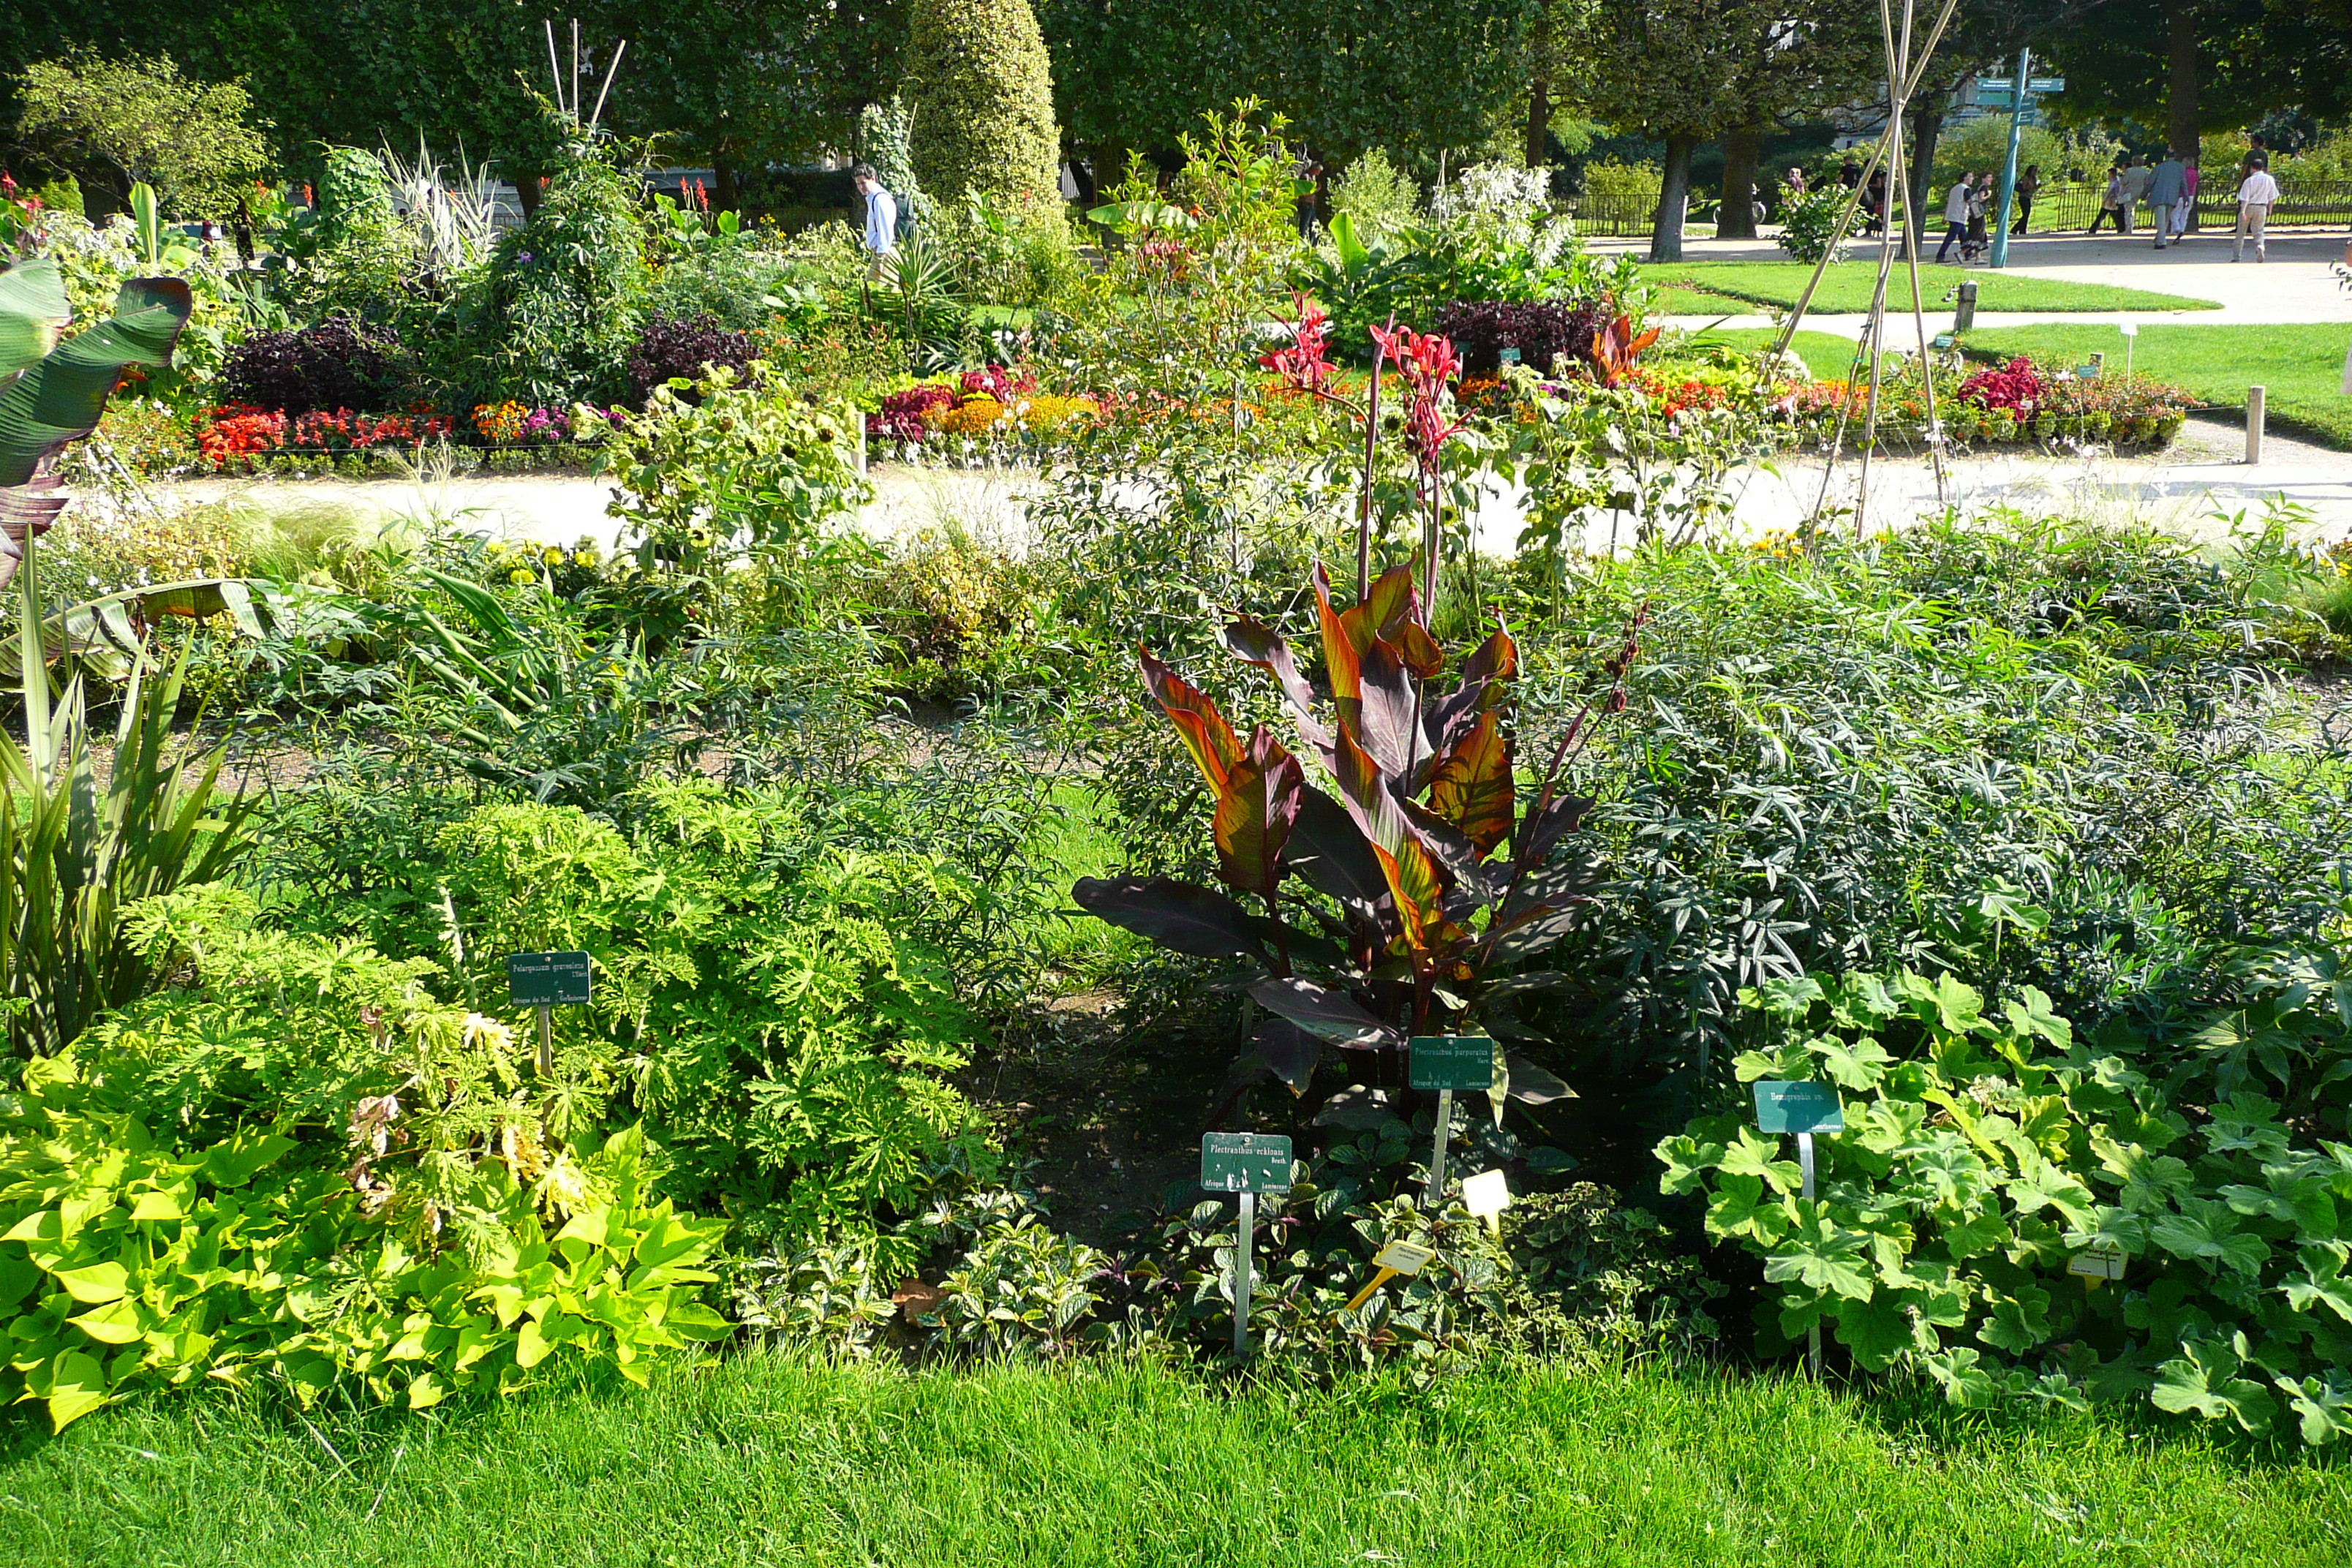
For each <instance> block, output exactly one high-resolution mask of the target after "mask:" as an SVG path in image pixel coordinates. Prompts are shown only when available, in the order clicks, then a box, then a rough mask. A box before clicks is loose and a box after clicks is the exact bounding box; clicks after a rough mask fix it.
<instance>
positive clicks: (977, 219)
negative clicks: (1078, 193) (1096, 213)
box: [930, 189, 1078, 305]
mask: <svg viewBox="0 0 2352 1568" xmlns="http://www.w3.org/2000/svg"><path fill="white" fill-rule="evenodd" d="M930 233H931V234H932V236H933V237H935V238H937V239H938V240H939V241H940V244H941V245H942V246H943V247H945V249H946V251H947V253H948V255H949V256H950V258H952V260H953V265H954V268H955V270H956V276H957V286H958V288H959V289H960V290H961V293H962V294H963V296H964V297H965V298H966V299H968V300H975V301H984V302H990V303H994V304H999V305H1046V304H1051V303H1053V302H1054V301H1055V300H1056V299H1058V298H1059V297H1060V296H1061V295H1062V293H1063V292H1064V291H1065V290H1066V289H1068V287H1069V286H1070V284H1071V283H1072V282H1073V281H1074V280H1075V279H1076V278H1077V275H1078V258H1077V249H1076V246H1075V245H1074V244H1073V242H1072V240H1071V237H1070V225H1069V220H1068V219H1067V218H1066V217H1065V216H1063V212H1062V207H1061V204H1060V203H1058V202H1056V203H1054V204H1053V205H1043V204H1034V205H1028V206H1015V205H1010V204H1007V203H1005V202H1003V201H1001V200H992V199H990V198H989V196H988V195H986V194H984V193H983V192H982V191H979V190H976V189H974V190H967V191H966V192H965V193H964V199H963V202H962V204H961V205H958V206H950V207H947V208H946V209H944V210H943V211H942V212H940V215H939V216H938V217H937V218H935V219H934V220H933V223H932V225H931V229H930Z"/></svg>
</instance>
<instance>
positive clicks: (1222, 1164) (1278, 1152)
mask: <svg viewBox="0 0 2352 1568" xmlns="http://www.w3.org/2000/svg"><path fill="white" fill-rule="evenodd" d="M1201 1185H1202V1186H1203V1187H1206V1188H1207V1189H1208V1190H1209V1191H1211V1192H1213V1193H1280V1192H1287V1191H1289V1189H1290V1140H1289V1139H1287V1138H1285V1137H1283V1136H1282V1135H1281V1134H1279V1133H1265V1132H1203V1133H1202V1134H1201Z"/></svg>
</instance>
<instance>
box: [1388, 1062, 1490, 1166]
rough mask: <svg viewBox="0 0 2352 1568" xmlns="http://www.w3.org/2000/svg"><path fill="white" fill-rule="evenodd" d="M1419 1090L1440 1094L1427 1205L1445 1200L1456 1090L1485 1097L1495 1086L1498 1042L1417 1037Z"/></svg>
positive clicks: (1414, 1078)
mask: <svg viewBox="0 0 2352 1568" xmlns="http://www.w3.org/2000/svg"><path fill="white" fill-rule="evenodd" d="M1407 1072H1408V1075H1409V1077H1410V1079H1411V1082H1412V1087H1413V1088H1415V1089H1435V1090H1436V1091H1437V1132H1436V1136H1435V1137H1434V1138H1433V1140H1432V1141H1431V1147H1430V1151H1429V1187H1428V1191H1427V1194H1426V1196H1427V1203H1428V1206H1429V1207H1431V1208H1435V1207H1436V1206H1437V1205H1439V1204H1440V1203H1441V1202H1443V1201H1444V1197H1445V1143H1446V1140H1447V1139H1448V1138H1449V1137H1450V1136H1451V1135H1452V1133H1453V1131H1454V1093H1455V1091H1456V1090H1462V1091H1465V1092H1467V1091H1475V1092H1477V1093H1480V1094H1485V1093H1487V1092H1489V1091H1490V1090H1492V1089H1494V1087H1495V1042H1494V1041H1493V1040H1491V1039H1489V1038H1488V1037H1486V1036H1485V1035H1415V1036H1414V1037H1412V1054H1411V1056H1410V1058H1409V1059H1408V1062H1407Z"/></svg>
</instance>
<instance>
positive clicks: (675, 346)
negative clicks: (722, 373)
mask: <svg viewBox="0 0 2352 1568" xmlns="http://www.w3.org/2000/svg"><path fill="white" fill-rule="evenodd" d="M760 355H761V344H760V342H758V340H756V339H754V338H753V337H752V336H751V334H750V333H749V332H733V331H728V330H727V329H726V328H724V327H722V326H720V325H719V318H718V317H716V316H713V315H709V314H708V313H705V314H702V315H697V316H667V315H664V314H662V313H661V312H660V311H658V310H656V312H654V313H653V314H652V315H650V316H648V317H646V323H645V325H644V326H642V327H640V328H639V329H637V342H636V346H635V348H634V349H632V350H631V351H630V353H629V390H630V392H631V393H632V394H633V395H635V401H636V404H637V405H638V406H639V407H641V408H642V407H643V406H645V402H646V398H647V397H648V396H650V395H652V393H653V389H654V388H655V387H656V386H661V385H664V384H667V383H669V382H671V381H687V382H694V381H699V380H701V379H702V378H703V377H704V376H705V375H707V374H709V372H710V369H711V367H712V366H714V365H723V366H725V367H726V368H727V369H729V370H737V371H740V370H742V369H743V368H745V367H746V366H748V365H749V364H750V363H751V362H752V361H753V360H755V359H758V358H759V357H760ZM691 396H692V394H691V393H688V397H689V398H690V397H691Z"/></svg>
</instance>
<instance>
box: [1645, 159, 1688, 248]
mask: <svg viewBox="0 0 2352 1568" xmlns="http://www.w3.org/2000/svg"><path fill="white" fill-rule="evenodd" d="M1697 151H1698V138H1697V137H1696V136H1686V135H1681V134H1676V135H1673V136H1669V137H1667V138H1666V170H1665V184H1664V186H1663V187H1662V188H1661V189H1660V190H1659V192H1658V215H1657V217H1656V218H1655V219H1654V221H1653V222H1652V225H1651V227H1650V259H1651V260H1653V261H1680V260H1681V259H1682V258H1683V209H1684V208H1685V207H1687V206H1688V205H1690V166H1691V154H1692V153H1696V152H1697Z"/></svg>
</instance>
